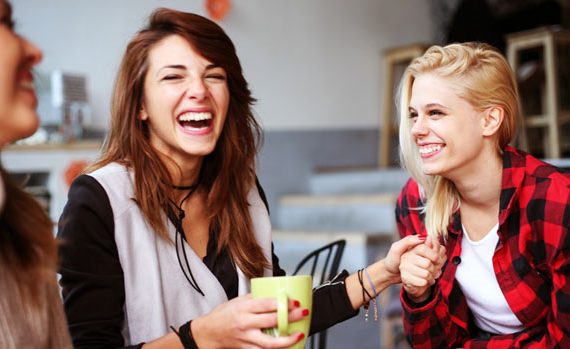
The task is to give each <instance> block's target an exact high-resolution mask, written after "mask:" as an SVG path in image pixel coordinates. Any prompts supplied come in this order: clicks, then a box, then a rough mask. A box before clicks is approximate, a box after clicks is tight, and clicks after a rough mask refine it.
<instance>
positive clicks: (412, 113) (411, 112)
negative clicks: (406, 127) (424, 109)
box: [408, 111, 418, 122]
mask: <svg viewBox="0 0 570 349" xmlns="http://www.w3.org/2000/svg"><path fill="white" fill-rule="evenodd" d="M408 117H409V118H410V119H412V122H415V121H416V119H417V118H418V113H416V112H415V111H410V112H409V113H408Z"/></svg>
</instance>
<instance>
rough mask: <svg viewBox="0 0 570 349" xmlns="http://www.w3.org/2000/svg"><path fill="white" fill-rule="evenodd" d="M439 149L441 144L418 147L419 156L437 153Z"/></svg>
mask: <svg viewBox="0 0 570 349" xmlns="http://www.w3.org/2000/svg"><path fill="white" fill-rule="evenodd" d="M440 149H441V144H431V145H426V146H422V147H420V154H431V153H435V152H436V151H439V150H440Z"/></svg>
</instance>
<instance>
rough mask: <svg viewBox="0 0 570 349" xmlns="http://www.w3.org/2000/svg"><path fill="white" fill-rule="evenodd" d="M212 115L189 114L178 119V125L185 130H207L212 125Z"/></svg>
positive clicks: (206, 113)
mask: <svg viewBox="0 0 570 349" xmlns="http://www.w3.org/2000/svg"><path fill="white" fill-rule="evenodd" d="M212 120H213V119H212V113H209V112H199V113H195V112H189V113H184V114H182V115H180V116H179V117H178V123H179V124H180V126H182V127H183V128H185V129H194V130H195V129H205V128H208V127H210V126H211V125H212Z"/></svg>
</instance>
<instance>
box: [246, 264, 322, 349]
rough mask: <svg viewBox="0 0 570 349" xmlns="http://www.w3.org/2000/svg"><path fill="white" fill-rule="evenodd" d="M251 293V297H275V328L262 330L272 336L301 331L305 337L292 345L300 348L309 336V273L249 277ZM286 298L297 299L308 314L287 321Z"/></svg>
mask: <svg viewBox="0 0 570 349" xmlns="http://www.w3.org/2000/svg"><path fill="white" fill-rule="evenodd" d="M251 294H252V295H253V298H276V299H277V319H278V321H277V322H278V324H277V328H272V329H267V330H265V331H264V332H265V333H267V334H270V335H273V336H288V335H290V334H291V333H295V332H303V333H304V334H305V338H304V339H303V340H301V341H300V342H298V343H297V344H295V345H294V346H292V347H291V348H294V349H302V348H304V346H305V342H306V340H307V337H308V336H309V327H310V326H311V315H312V313H313V312H312V307H313V281H312V278H311V276H310V275H295V276H275V277H262V278H254V279H251ZM288 299H293V300H298V301H299V303H300V304H301V305H300V306H301V308H304V309H309V312H310V313H309V314H310V315H309V316H306V317H304V318H303V319H301V320H299V321H296V322H291V323H289V319H288Z"/></svg>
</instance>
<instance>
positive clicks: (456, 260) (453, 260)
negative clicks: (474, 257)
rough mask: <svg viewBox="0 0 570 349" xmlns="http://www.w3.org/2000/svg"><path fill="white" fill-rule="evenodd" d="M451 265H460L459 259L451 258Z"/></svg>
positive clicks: (456, 257)
mask: <svg viewBox="0 0 570 349" xmlns="http://www.w3.org/2000/svg"><path fill="white" fill-rule="evenodd" d="M451 263H453V265H459V263H461V257H459V256H455V257H453V259H451Z"/></svg>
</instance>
